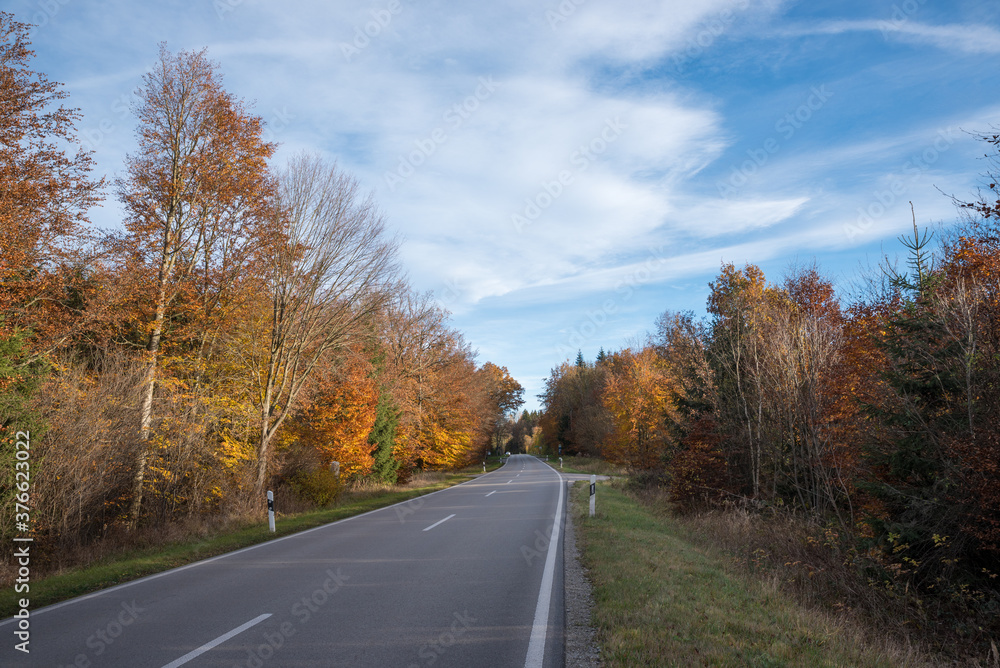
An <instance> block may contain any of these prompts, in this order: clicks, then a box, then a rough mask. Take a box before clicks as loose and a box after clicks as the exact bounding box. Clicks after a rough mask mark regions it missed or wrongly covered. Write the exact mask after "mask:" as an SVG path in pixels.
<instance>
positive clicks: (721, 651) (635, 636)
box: [571, 484, 897, 667]
mask: <svg viewBox="0 0 1000 668" xmlns="http://www.w3.org/2000/svg"><path fill="white" fill-rule="evenodd" d="M587 495H588V489H587V486H585V485H580V484H577V485H576V487H575V488H574V490H573V493H572V495H571V498H572V507H571V510H572V512H573V513H574V518H575V521H576V522H577V527H578V540H579V542H580V549H581V553H582V555H583V561H584V565H585V566H586V567H587V568H588V569H589V575H590V579H591V581H592V584H593V592H594V602H595V607H594V613H593V614H594V625H595V627H596V629H597V639H598V642H599V643H600V645H601V657H602V660H603V662H604V665H605V666H609V667H612V666H758V667H771V666H810V667H812V666H866V667H867V666H871V667H875V666H892V665H897V664H896V663H895V662H894V661H892V660H891V659H890V658H889V656H888V655H887V654H886V653H885V652H882V651H881V650H878V649H873V648H871V647H866V646H865V645H864V642H863V641H862V639H861V638H860V637H859V634H858V633H856V632H854V631H853V630H852V629H850V628H848V627H846V626H845V625H843V624H841V623H839V622H837V621H836V620H834V619H833V618H832V617H830V616H828V615H825V614H822V613H821V612H818V611H815V610H810V609H807V608H805V607H803V606H801V605H799V604H797V603H795V602H793V601H791V600H790V599H789V598H788V597H787V596H786V595H784V594H782V593H781V592H780V590H778V589H777V588H776V587H774V586H771V585H768V584H767V583H764V582H760V581H757V580H753V579H750V578H746V577H743V576H740V575H739V574H736V573H734V572H732V571H731V570H730V569H728V568H727V567H726V565H725V561H724V559H723V558H722V557H721V556H720V555H718V554H714V553H713V552H711V551H710V550H707V549H704V548H699V547H696V546H695V545H693V544H692V543H690V542H688V541H687V540H685V539H684V538H683V534H684V531H683V529H682V528H681V527H679V526H678V525H677V524H676V523H675V522H674V521H673V520H672V519H671V518H670V517H669V516H668V515H666V514H664V513H662V512H660V511H658V510H654V509H653V508H650V507H647V506H645V505H643V504H642V503H640V502H639V501H638V500H636V499H635V498H633V497H631V496H629V495H628V494H627V493H626V492H624V491H623V490H622V489H621V488H620V486H618V485H615V484H601V485H600V486H599V488H598V493H597V509H598V512H597V517H594V518H589V517H587Z"/></svg>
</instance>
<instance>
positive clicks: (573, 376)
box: [539, 354, 610, 456]
mask: <svg viewBox="0 0 1000 668" xmlns="http://www.w3.org/2000/svg"><path fill="white" fill-rule="evenodd" d="M606 368H607V367H606V364H605V363H604V362H602V363H601V364H589V363H587V362H586V361H585V360H584V359H583V355H582V354H578V355H577V362H576V363H575V364H572V365H571V364H569V363H568V362H564V363H563V364H561V365H560V366H558V367H556V368H555V369H553V370H552V372H551V374H550V375H549V377H548V378H547V379H546V381H545V390H544V391H543V393H542V395H541V397H540V398H541V400H542V403H543V406H544V410H543V411H542V416H541V418H540V420H539V425H540V426H541V429H542V438H543V441H544V442H545V445H546V446H547V447H548V449H549V450H550V451H551V452H553V453H555V452H557V451H558V450H559V448H560V447H561V448H562V452H564V453H566V454H574V455H575V454H584V455H589V456H597V455H598V454H599V453H600V452H601V446H602V443H603V442H604V439H605V437H606V435H607V434H608V430H609V428H610V423H609V419H608V415H607V410H606V409H605V407H604V404H603V403H602V401H601V396H602V391H603V388H604V381H605V372H606Z"/></svg>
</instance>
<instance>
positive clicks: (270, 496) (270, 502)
mask: <svg viewBox="0 0 1000 668" xmlns="http://www.w3.org/2000/svg"><path fill="white" fill-rule="evenodd" d="M591 505H593V502H591ZM267 526H268V528H269V529H271V533H274V492H272V491H271V490H267Z"/></svg>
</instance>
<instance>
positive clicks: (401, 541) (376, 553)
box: [0, 455, 566, 668]
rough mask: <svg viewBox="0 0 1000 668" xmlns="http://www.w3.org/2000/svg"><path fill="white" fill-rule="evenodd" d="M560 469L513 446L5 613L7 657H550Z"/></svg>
mask: <svg viewBox="0 0 1000 668" xmlns="http://www.w3.org/2000/svg"><path fill="white" fill-rule="evenodd" d="M562 481H563V478H562V477H561V476H560V474H559V473H558V472H556V471H555V470H554V469H552V468H551V467H549V466H547V465H546V464H544V463H543V462H541V461H539V460H537V459H535V458H534V457H530V456H527V455H515V456H513V457H511V458H510V459H509V460H508V461H507V463H506V464H505V465H504V466H503V467H501V468H500V469H497V470H496V471H493V472H491V473H488V474H485V475H482V476H480V477H478V478H476V479H474V480H472V481H469V482H466V483H463V484H461V485H457V486H454V487H450V488H448V489H444V490H441V491H438V492H434V493H432V494H428V495H425V496H422V497H418V498H416V499H412V500H410V501H406V502H403V503H400V504H396V505H394V506H388V507H386V508H382V509H379V510H375V511H372V512H369V513H365V514H363V515H357V516H355V517H351V518H348V519H344V520H341V521H339V522H334V523H332V524H327V525H324V526H321V527H317V528H314V529H310V530H307V531H303V532H301V533H297V534H293V535H290V536H285V537H283V538H278V539H275V540H271V541H268V542H266V543H261V544H258V545H254V546H252V547H248V548H245V549H242V550H238V551H236V552H231V553H228V554H224V555H220V556H217V557H214V558H211V559H206V560H204V561H199V562H196V563H192V564H188V565H187V566H182V567H180V568H175V569H173V570H170V571H165V572H163V573H158V574H156V575H151V576H148V577H145V578H142V579H139V580H135V581H132V582H127V583H125V584H122V585H119V586H116V587H112V588H110V589H105V590H103V591H99V592H95V593H93V594H89V595H86V596H81V597H79V598H75V599H71V600H68V601H64V602H62V603H58V604H55V605H51V606H48V607H46V608H41V609H39V610H35V611H31V616H30V634H31V635H30V645H29V647H30V653H29V654H25V653H23V652H20V651H17V650H15V649H14V645H15V643H16V642H17V640H16V637H15V636H14V630H15V629H16V627H17V624H16V622H17V620H15V619H13V618H11V619H6V620H4V621H3V622H0V637H4V638H5V641H4V643H3V646H2V647H0V666H5V667H14V666H32V667H34V666H45V667H47V668H49V667H52V666H67V667H68V666H74V667H76V666H79V667H80V668H88V667H94V668H96V667H98V666H121V667H123V668H140V667H145V666H149V667H152V668H180V666H185V667H187V668H207V667H209V666H212V667H222V666H224V667H225V668H239V667H245V668H261V667H263V666H281V667H285V666H288V667H294V666H316V667H318V666H349V667H352V668H359V667H361V668H363V667H368V666H371V667H377V668H383V667H388V666H399V667H401V668H423V667H425V666H426V667H430V666H434V667H435V668H446V667H449V666H454V667H460V668H469V667H470V666H486V667H490V668H496V667H503V666H516V667H521V666H524V667H525V668H549V667H554V666H562V665H563V662H564V659H563V643H564V638H563V629H564V619H563V613H564V608H563V547H562V540H561V537H562V527H563V521H564V513H565V509H564V508H565V497H566V486H565V484H564V483H563V482H562Z"/></svg>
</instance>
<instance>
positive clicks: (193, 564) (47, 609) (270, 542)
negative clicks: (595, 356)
mask: <svg viewBox="0 0 1000 668" xmlns="http://www.w3.org/2000/svg"><path fill="white" fill-rule="evenodd" d="M504 466H507V463H506V462H504V464H503V466H501V467H500V468H499V469H496V470H495V471H490V472H489V473H486V474H484V475H493V474H494V473H497V472H498V471H500V470H502V469H503V468H504ZM550 468H551V467H550ZM553 470H555V469H553ZM481 477H482V476H480V477H477V478H473V479H472V480H466V481H465V482H460V483H458V484H457V485H452V486H451V487H445V488H444V489H439V490H437V491H436V492H429V493H427V494H421V495H420V496H415V497H413V498H412V499H407V500H406V501H399V502H397V503H393V504H392V505H389V506H382V507H381V508H376V509H375V510H369V511H368V512H365V513H361V514H360V515H351V516H350V517H345V518H344V519H342V520H337V521H336V522H329V523H327V524H321V525H320V526H318V527H313V528H312V529H306V530H305V531H298V532H296V533H290V534H288V535H287V536H282V537H281V538H273V539H271V540H267V541H264V542H263V543H257V544H255V545H248V546H247V547H243V548H240V549H238V550H236V551H234V552H226V553H224V554H219V555H216V556H214V557H209V558H208V559H203V560H201V561H192V562H191V563H190V564H184V565H183V566H178V567H177V568H171V569H170V570H168V571H161V572H159V573H153V574H152V575H147V576H145V577H141V578H138V579H136V580H131V581H129V582H123V583H121V584H120V585H115V586H114V587H109V588H107V589H101V590H100V591H95V592H93V593H91V594H84V595H83V596H77V597H76V598H71V599H69V600H68V601H62V602H61V603H53V604H52V605H47V606H45V607H44V608H39V609H38V610H32V611H31V614H32V615H40V614H42V613H44V612H52V611H53V610H58V609H59V608H63V607H66V606H67V605H73V604H74V603H80V602H82V601H86V600H89V599H92V598H97V597H98V596H104V595H105V594H110V593H111V592H114V591H118V590H119V589H125V588H126V587H131V586H133V585H137V584H140V583H142V582H148V581H149V580H156V579H157V578H162V577H164V576H167V575H170V574H172V573H178V572H180V571H186V570H187V569H189V568H194V567H196V566H204V565H205V564H209V563H212V562H213V561H218V560H219V559H225V558H227V557H233V556H236V555H237V554H242V553H243V552H249V551H250V550H256V549H257V548H261V547H264V546H265V545H274V544H276V543H280V542H282V541H285V540H289V539H291V538H298V537H300V536H304V535H306V534H308V533H312V532H313V531H320V530H321V529H326V528H329V527H332V526H334V525H336V524H343V523H344V522H350V521H351V520H356V519H359V518H362V517H365V516H366V515H374V514H375V513H381V512H382V511H384V510H389V509H390V508H395V507H396V506H401V505H403V504H404V503H410V502H411V501H415V500H416V499H426V498H427V497H428V496H434V495H435V494H440V493H441V492H447V491H449V490H452V489H456V488H458V487H461V486H462V485H468V484H469V483H474V482H479V479H480V478H481ZM15 621H17V618H16V617H8V618H7V619H4V620H2V621H0V626H4V625H5V624H11V623H13V622H15Z"/></svg>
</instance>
